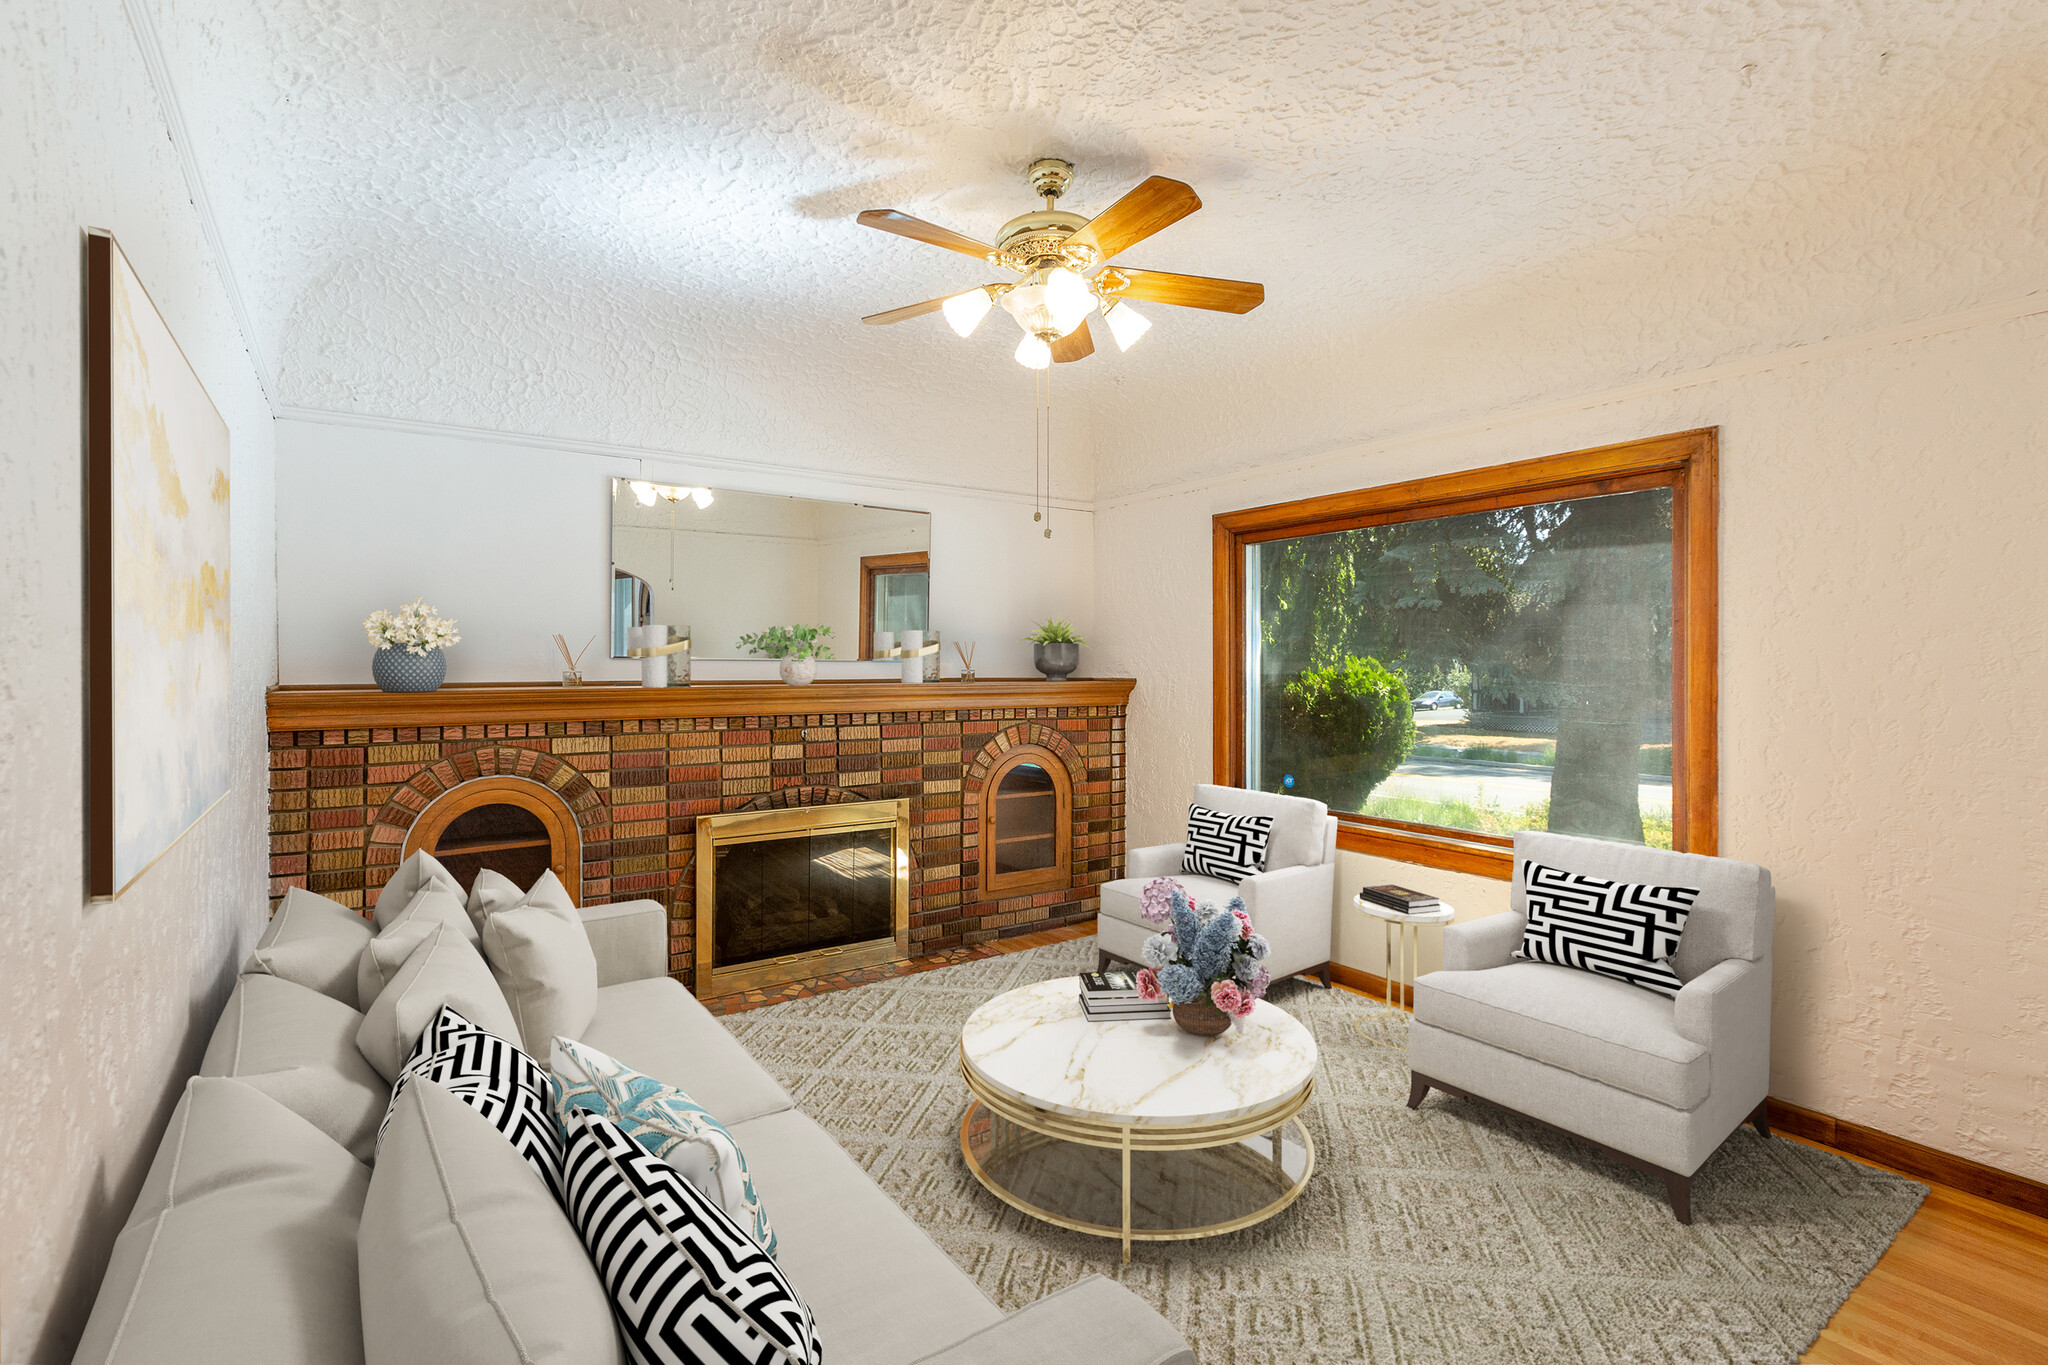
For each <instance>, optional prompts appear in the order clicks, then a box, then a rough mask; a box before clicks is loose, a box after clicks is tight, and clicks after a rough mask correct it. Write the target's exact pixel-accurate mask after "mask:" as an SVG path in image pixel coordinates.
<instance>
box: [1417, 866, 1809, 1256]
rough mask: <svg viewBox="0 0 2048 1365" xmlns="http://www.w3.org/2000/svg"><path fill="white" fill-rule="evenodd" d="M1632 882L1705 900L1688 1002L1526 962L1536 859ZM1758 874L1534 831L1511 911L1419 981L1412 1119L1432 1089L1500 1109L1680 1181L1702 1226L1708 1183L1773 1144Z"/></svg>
mask: <svg viewBox="0 0 2048 1365" xmlns="http://www.w3.org/2000/svg"><path fill="white" fill-rule="evenodd" d="M1524 859H1533V860H1534V861H1536V862H1539V863H1544V864H1547V865H1549V866H1552V867H1559V868H1564V869H1566V870H1568V871H1572V872H1582V873H1586V874H1588V875H1590V876H1595V877H1604V878H1608V879H1611V880H1614V881H1620V882H1648V883H1652V884H1656V885H1664V886H1693V887H1698V888H1699V892H1700V895H1699V899H1698V900H1697V901H1695V902H1694V903H1693V908H1692V914H1691V916H1690V917H1689V918H1688V919H1687V920H1686V924H1685V931H1684V933H1683V934H1682V935H1681V936H1680V938H1679V942H1678V951H1677V952H1676V953H1674V954H1673V955H1672V958H1671V966H1672V970H1673V971H1675V972H1676V973H1677V974H1678V978H1679V980H1681V981H1683V982H1684V983H1685V985H1684V987H1683V989H1681V990H1680V991H1679V992H1678V995H1677V997H1676V998H1670V997H1666V996H1663V995H1659V994H1656V993H1655V992H1652V991H1646V990H1642V989H1640V988H1638V987H1635V986H1631V985H1629V984H1627V983H1626V982H1623V981H1617V980H1615V979H1613V978H1611V977H1604V976H1594V975H1592V974H1591V973H1588V972H1582V971H1577V970H1574V969H1573V968H1570V967H1560V966H1553V965H1551V964H1549V963H1543V962H1527V961H1522V960H1518V959H1517V958H1515V957H1514V952H1515V950H1516V949H1517V948H1518V947H1520V946H1521V942H1522V927H1523V925H1524V923H1525V922H1526V920H1525V916H1526V915H1527V913H1528V894H1527V891H1526V889H1525V887H1524V884H1523V880H1522V861H1523V860H1524ZM1776 906H1777V897H1776V894H1775V892H1774V891H1773V890H1772V888H1771V874H1770V873H1769V872H1768V871H1766V870H1765V869H1763V868H1761V867H1758V866H1757V865H1756V864H1754V863H1743V862H1737V861H1735V860H1734V859H1731V858H1708V857H1702V856H1700V855H1697V854H1691V853H1669V852H1666V851H1664V850H1663V849H1655V848H1644V847H1642V846H1640V845H1630V844H1619V843H1609V842H1607V841H1605V840H1601V839H1578V838H1573V837H1571V836H1569V835H1564V834H1548V833H1536V832H1533V831H1528V830H1524V831H1523V832H1521V833H1519V834H1517V835H1515V875H1514V880H1513V881H1512V882H1511V883H1510V892H1509V913H1507V914H1504V915H1489V916H1487V917H1486V918H1484V919H1479V920H1474V921H1472V922H1471V923H1469V924H1454V925H1452V926H1450V928H1448V929H1447V930H1446V931H1445V932H1444V969H1443V970H1442V971H1440V972H1431V973H1429V974H1428V975H1427V976H1424V977H1422V978H1421V979H1420V980H1418V981H1417V982H1416V983H1415V1018H1414V1021H1413V1022H1412V1023H1411V1024H1410V1026H1409V1029H1408V1064H1409V1066H1410V1068H1411V1071H1410V1080H1411V1085H1410V1090H1409V1095H1408V1107H1409V1108H1410V1109H1413V1108H1415V1107H1416V1106H1418V1105H1420V1104H1421V1103H1422V1101H1423V1099H1424V1098H1425V1097H1427V1096H1428V1094H1429V1092H1430V1091H1431V1090H1432V1089H1435V1090H1442V1091H1444V1092H1446V1093H1447V1094H1451V1095H1458V1096H1465V1097H1471V1098H1477V1099H1483V1100H1487V1101H1490V1102H1491V1103H1493V1104H1496V1105H1498V1106H1500V1107H1501V1108H1503V1109H1507V1110H1510V1111H1511V1112H1514V1113H1518V1114H1520V1115H1522V1116H1523V1117H1524V1118H1531V1119H1534V1120H1536V1121H1537V1122H1538V1123H1541V1124H1544V1125H1546V1126H1548V1127H1552V1128H1557V1129H1561V1130H1562V1131H1564V1132H1567V1133H1572V1134H1574V1135H1576V1136H1579V1137H1582V1138H1585V1139H1587V1140H1589V1141H1591V1142H1593V1143H1594V1144H1596V1145H1597V1146H1599V1147H1601V1148H1602V1149H1603V1150H1605V1151H1606V1153H1607V1154H1608V1155H1609V1156H1611V1157H1613V1158H1614V1159H1616V1160H1618V1161H1621V1162H1623V1163H1625V1164H1627V1165H1630V1166H1633V1167H1635V1168H1636V1169H1637V1170H1640V1171H1643V1172H1645V1173H1647V1174H1649V1175H1653V1176H1656V1177H1658V1178H1659V1179H1661V1180H1663V1181H1664V1184H1665V1189H1666V1191H1667V1193H1668V1195H1669V1197H1670V1200H1671V1209H1672V1212H1673V1214H1675V1215H1676V1217H1677V1218H1678V1221H1679V1222H1681V1223H1690V1222H1691V1221H1692V1177H1693V1174H1694V1173H1695V1172H1696V1171H1698V1170H1699V1168H1700V1167H1701V1166H1702V1165H1703V1164H1705V1162H1706V1160H1707V1158H1708V1157H1710V1156H1712V1155H1713V1154H1714V1150H1715V1149H1716V1148H1718V1147H1719V1146H1720V1145H1721V1143H1722V1142H1723V1141H1725V1140H1726V1139H1727V1138H1728V1136H1729V1134H1731V1133H1732V1132H1733V1131H1734V1130H1735V1129H1736V1128H1738V1127H1739V1126H1741V1124H1742V1123H1743V1122H1744V1121H1745V1120H1747V1121H1748V1122H1750V1123H1752V1124H1754V1125H1755V1127H1756V1130H1757V1131H1758V1132H1759V1133H1761V1134H1763V1135H1765V1136H1766V1137H1768V1136H1769V1134H1770V1127H1769V1123H1768V1120H1767V1116H1766V1111H1765V1102H1764V1092H1765V1089H1766V1087H1767V1086H1768V1085H1769V1083H1770V1074H1771V930H1772V926H1773V923H1774V918H1775V910H1776Z"/></svg>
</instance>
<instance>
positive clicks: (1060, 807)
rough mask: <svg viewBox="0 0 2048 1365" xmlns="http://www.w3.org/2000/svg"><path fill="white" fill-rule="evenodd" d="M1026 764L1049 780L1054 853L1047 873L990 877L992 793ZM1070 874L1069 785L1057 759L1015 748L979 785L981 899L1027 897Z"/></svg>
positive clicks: (994, 824)
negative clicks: (1043, 772) (1033, 766)
mask: <svg viewBox="0 0 2048 1365" xmlns="http://www.w3.org/2000/svg"><path fill="white" fill-rule="evenodd" d="M1026 763H1030V764H1033V765H1035V766H1037V767H1040V768H1043V769H1044V770H1045V772H1046V775H1047V776H1048V777H1050V778H1051V779H1052V791H1053V816H1052V836H1053V849H1054V853H1055V857H1054V861H1053V865H1052V866H1051V867H1034V868H1032V869H1030V870H1029V871H1025V872H997V871H996V842H995V840H996V834H997V832H998V831H999V829H1000V828H1001V825H1000V822H999V821H998V820H997V819H996V809H997V807H996V793H997V792H998V791H999V790H1001V788H1002V785H1003V778H1004V776H1005V775H1006V774H1008V773H1009V771H1010V770H1011V769H1012V768H1018V767H1022V766H1023V765H1024V764H1026ZM1073 868H1074V784H1073V779H1072V778H1071V777H1070V776H1069V775H1068V773H1067V765H1066V764H1065V763H1064V762H1062V761H1061V759H1060V756H1059V755H1058V754H1056V753H1054V752H1053V751H1052V750H1050V749H1048V748H1046V747H1045V746H1044V745H1042V744H1019V745H1017V746H1016V747H1015V748H1013V749H1011V750H1009V751H1008V752H1007V753H1005V754H1004V755H1003V756H1002V758H1001V759H1000V760H999V761H998V762H997V763H996V765H995V766H994V767H993V768H991V769H989V773H988V776H987V777H986V778H984V779H982V784H981V894H982V897H983V898H984V899H987V900H995V899H998V898H1001V897H1004V896H1021V895H1024V894H1026V893H1028V892H1033V891H1050V890H1052V889H1054V888H1056V887H1063V886H1067V885H1068V884H1070V883H1071V882H1072V881H1073Z"/></svg>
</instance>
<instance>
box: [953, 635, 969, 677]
mask: <svg viewBox="0 0 2048 1365" xmlns="http://www.w3.org/2000/svg"><path fill="white" fill-rule="evenodd" d="M953 652H954V653H955V654H958V655H959V656H960V681H961V682H973V681H974V642H973V641H972V640H969V641H968V642H967V647H966V648H965V649H962V648H961V647H960V641H958V640H955V641H954V642H953Z"/></svg>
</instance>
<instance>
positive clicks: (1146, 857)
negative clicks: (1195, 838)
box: [1124, 844, 1186, 881]
mask: <svg viewBox="0 0 2048 1365" xmlns="http://www.w3.org/2000/svg"><path fill="white" fill-rule="evenodd" d="M1185 847H1186V845H1184V844H1154V845H1152V846H1151V847H1150V848H1134V849H1132V850H1131V851H1130V853H1129V855H1128V856H1127V857H1126V858H1125V859H1124V875H1125V876H1127V877H1143V878H1144V879H1145V880H1146V881H1150V880H1152V878H1154V877H1171V876H1173V875H1174V874H1175V873H1177V872H1179V871H1180V859H1181V850H1182V849H1183V848H1185Z"/></svg>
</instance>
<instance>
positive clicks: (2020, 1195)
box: [1770, 1099, 2048, 1218]
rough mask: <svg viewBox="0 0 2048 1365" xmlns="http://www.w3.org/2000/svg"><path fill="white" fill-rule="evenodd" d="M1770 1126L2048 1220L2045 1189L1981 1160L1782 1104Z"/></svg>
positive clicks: (1776, 1105) (1775, 1102)
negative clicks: (1972, 1159) (1974, 1159)
mask: <svg viewBox="0 0 2048 1365" xmlns="http://www.w3.org/2000/svg"><path fill="white" fill-rule="evenodd" d="M1770 1115H1771V1127H1772V1128H1774V1129H1776V1130H1777V1131H1779V1132H1781V1133H1787V1134H1789V1135H1791V1136H1793V1137H1801V1138H1805V1139H1807V1140H1808V1141H1809V1142H1818V1143H1820V1144H1821V1145H1823V1146H1826V1147H1832V1148H1834V1149H1835V1150H1836V1151H1838V1152H1841V1153H1842V1154H1844V1155H1845V1156H1856V1157H1862V1158H1863V1159H1865V1160H1866V1161H1874V1162H1876V1163H1877V1164H1878V1165H1880V1166H1889V1167H1891V1168H1892V1169H1893V1170H1895V1171H1897V1172H1899V1173H1900V1174H1901V1175H1910V1176H1912V1177H1913V1178H1914V1179H1916V1180H1932V1181H1935V1182H1936V1183H1938V1184H1942V1185H1947V1186H1948V1187H1949V1188H1950V1189H1956V1190H1961V1191H1963V1192H1964V1193H1965V1194H1974V1195H1977V1196H1979V1197H1981V1198H1984V1199H1989V1200H1990V1201H1992V1202H1993V1203H1994V1204H2004V1205H2006V1206H2007V1207H2008V1208H2015V1209H2019V1210H2021V1211H2022V1212H2025V1213H2031V1214H2036V1215H2039V1216H2041V1217H2044V1218H2048V1184H2043V1183H2042V1182H2040V1181H2038V1180H2030V1179H2028V1178H2027V1177H2026V1176H2023V1175H2014V1174H2013V1173H2012V1172H2011V1171H2001V1170H1999V1169H1998V1168H1997V1167H1996V1166H1986V1165H1985V1164H1984V1163H1983V1162H1981V1161H1971V1160H1970V1159H1969V1158H1968V1157H1960V1156H1955V1155H1953V1154H1952V1153H1949V1152H1944V1151H1941V1150H1939V1149H1937V1148H1934V1147H1926V1146H1922V1145H1921V1144H1920V1143H1917V1142H1911V1141H1908V1140H1907V1139H1905V1138H1902V1137H1893V1136H1892V1135H1891V1134H1890V1133H1886V1132H1880V1131H1879V1130H1878V1129H1875V1128H1870V1127H1866V1126H1865V1125H1863V1124H1860V1123H1851V1122H1850V1121H1849V1120H1847V1119H1838V1118H1836V1117H1835V1116H1834V1115H1832V1114H1820V1113H1816V1112H1814V1111H1813V1110H1811V1109H1802V1108H1801V1107H1800V1106H1798V1105H1796V1104H1788V1103H1787V1102H1786V1101H1784V1100H1781V1099H1772V1100H1771V1101H1770Z"/></svg>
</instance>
